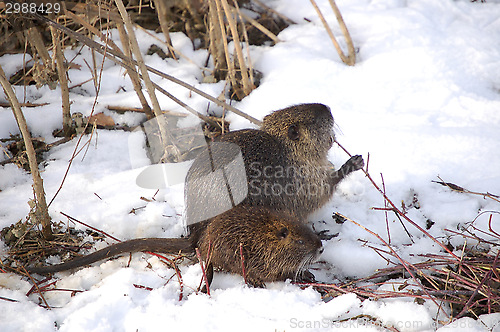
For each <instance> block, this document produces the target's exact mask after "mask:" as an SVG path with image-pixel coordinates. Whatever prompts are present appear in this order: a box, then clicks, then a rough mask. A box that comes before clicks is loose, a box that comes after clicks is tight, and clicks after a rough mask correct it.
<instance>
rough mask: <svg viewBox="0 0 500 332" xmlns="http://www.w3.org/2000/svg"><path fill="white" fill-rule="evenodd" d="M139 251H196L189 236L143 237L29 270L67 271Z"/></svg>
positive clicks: (43, 271)
mask: <svg viewBox="0 0 500 332" xmlns="http://www.w3.org/2000/svg"><path fill="white" fill-rule="evenodd" d="M138 251H157V252H163V253H177V252H179V251H182V252H183V253H192V252H194V249H193V246H192V244H191V240H190V239H189V238H179V239H164V238H143V239H133V240H128V241H123V242H120V243H116V244H113V245H111V246H109V247H107V248H104V249H101V250H98V251H96V252H94V253H92V254H90V255H87V256H83V257H78V258H75V259H73V260H71V261H69V262H66V263H62V264H57V265H49V266H40V267H31V268H28V269H27V270H28V271H29V272H30V273H38V274H49V273H54V272H60V271H66V270H71V269H75V268H77V267H81V266H85V265H88V264H91V263H94V262H97V261H100V260H102V259H106V258H111V257H113V256H117V255H120V254H123V253H126V252H138Z"/></svg>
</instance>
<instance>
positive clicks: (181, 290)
mask: <svg viewBox="0 0 500 332" xmlns="http://www.w3.org/2000/svg"><path fill="white" fill-rule="evenodd" d="M146 253H147V254H150V255H153V256H156V257H158V258H160V259H163V260H164V261H166V262H167V263H168V264H169V265H170V266H172V268H173V269H174V270H175V275H176V276H177V280H178V281H179V301H182V299H183V297H184V295H183V294H184V280H183V279H182V274H181V271H180V270H179V268H178V267H177V264H176V263H175V261H174V260H173V259H169V258H167V257H165V256H163V255H160V254H158V253H155V252H151V251H146ZM172 277H173V276H172Z"/></svg>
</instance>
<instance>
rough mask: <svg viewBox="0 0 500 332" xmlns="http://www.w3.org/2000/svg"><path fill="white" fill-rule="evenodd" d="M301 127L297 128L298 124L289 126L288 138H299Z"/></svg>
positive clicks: (293, 139)
mask: <svg viewBox="0 0 500 332" xmlns="http://www.w3.org/2000/svg"><path fill="white" fill-rule="evenodd" d="M299 136H300V134H299V128H297V126H296V125H294V124H293V125H290V127H288V138H289V139H291V140H292V141H295V140H296V139H297V138H299Z"/></svg>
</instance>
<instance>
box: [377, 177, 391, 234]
mask: <svg viewBox="0 0 500 332" xmlns="http://www.w3.org/2000/svg"><path fill="white" fill-rule="evenodd" d="M380 178H381V179H382V189H383V190H384V194H385V182H384V176H383V175H382V173H380ZM384 207H385V208H386V210H385V212H384V213H385V225H386V227H387V239H388V240H389V241H388V242H389V244H391V231H390V229H389V214H388V213H387V201H386V200H385V199H384Z"/></svg>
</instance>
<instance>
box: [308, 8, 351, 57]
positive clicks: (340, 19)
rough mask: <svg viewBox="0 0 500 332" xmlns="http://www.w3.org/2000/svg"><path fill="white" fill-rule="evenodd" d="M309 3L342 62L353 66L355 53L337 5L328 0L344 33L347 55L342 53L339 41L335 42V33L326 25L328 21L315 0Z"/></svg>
mask: <svg viewBox="0 0 500 332" xmlns="http://www.w3.org/2000/svg"><path fill="white" fill-rule="evenodd" d="M310 1H311V4H312V5H313V7H314V9H315V10H316V13H318V16H319V18H320V20H321V23H323V26H324V27H325V29H326V32H327V33H328V36H330V39H331V40H332V43H333V46H335V49H336V50H337V53H338V54H339V57H340V59H342V62H344V63H345V64H346V65H348V66H354V65H355V64H356V53H355V51H354V45H353V43H352V38H351V35H350V34H349V31H348V30H347V27H346V25H345V22H344V19H343V18H342V15H341V14H340V10H339V9H338V7H337V5H336V4H335V1H333V0H329V1H330V5H331V7H332V9H333V12H334V13H335V17H336V18H337V21H338V22H339V25H340V29H341V30H342V33H343V34H344V37H345V40H346V43H347V50H348V55H347V56H346V55H345V54H344V51H342V48H341V47H340V45H339V43H338V42H337V39H336V38H335V35H334V34H333V32H332V29H330V26H329V25H328V22H326V19H325V17H324V16H323V13H322V12H321V10H320V9H319V7H318V5H317V4H316V1H315V0H310Z"/></svg>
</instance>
